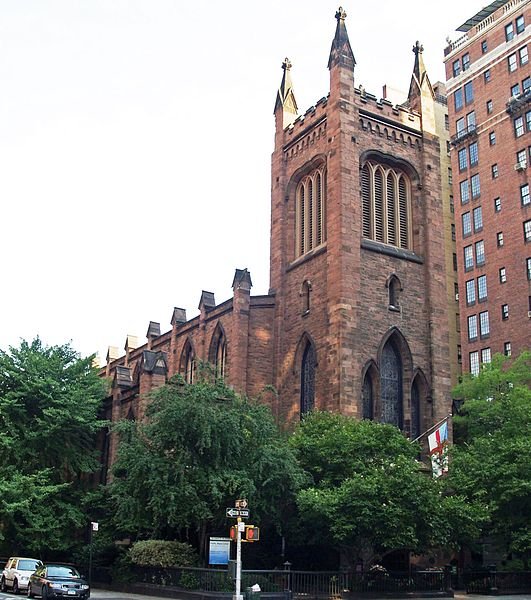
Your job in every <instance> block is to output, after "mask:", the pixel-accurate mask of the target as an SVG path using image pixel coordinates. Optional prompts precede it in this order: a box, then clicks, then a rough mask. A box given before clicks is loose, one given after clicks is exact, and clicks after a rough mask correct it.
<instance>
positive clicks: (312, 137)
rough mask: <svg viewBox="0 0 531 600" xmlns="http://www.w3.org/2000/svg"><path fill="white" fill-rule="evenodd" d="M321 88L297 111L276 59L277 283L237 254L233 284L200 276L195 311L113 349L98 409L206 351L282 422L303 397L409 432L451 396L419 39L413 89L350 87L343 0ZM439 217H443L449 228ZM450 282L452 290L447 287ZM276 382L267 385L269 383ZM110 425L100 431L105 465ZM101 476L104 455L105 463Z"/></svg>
mask: <svg viewBox="0 0 531 600" xmlns="http://www.w3.org/2000/svg"><path fill="white" fill-rule="evenodd" d="M335 18H336V21H337V24H336V29H335V35H334V37H333V41H332V46H331V50H330V55H329V60H328V69H329V72H330V89H329V92H328V93H327V95H326V96H323V97H322V98H321V99H319V100H318V101H316V103H315V105H314V106H312V107H311V108H309V109H308V110H306V112H305V113H304V114H299V110H298V106H297V101H296V95H295V90H294V87H293V84H292V78H291V69H292V65H291V63H290V61H289V60H288V59H285V60H284V62H283V64H282V69H283V73H282V79H281V83H280V87H279V89H278V93H277V97H276V103H275V109H274V119H275V142H274V150H273V154H272V162H271V253H270V261H271V263H270V289H269V293H268V294H267V295H260V296H254V295H252V293H251V292H252V280H251V274H250V273H249V271H248V270H247V269H236V270H235V273H234V279H233V283H232V288H233V296H232V298H230V299H229V300H226V301H225V302H222V303H221V304H217V303H216V300H215V297H214V294H213V293H211V292H206V291H203V292H202V294H201V297H200V302H199V311H200V312H199V315H198V316H197V317H195V318H192V319H187V317H186V312H185V310H183V309H181V308H174V310H173V316H172V319H171V329H170V330H169V331H167V332H165V333H161V328H160V324H159V323H154V322H151V323H150V324H149V328H148V331H147V342H146V343H145V344H143V345H139V344H138V341H137V340H136V339H135V338H133V337H131V336H129V337H128V338H127V341H126V344H125V354H124V355H122V356H119V354H118V352H117V350H116V348H109V352H108V355H107V364H106V366H105V367H103V368H102V371H101V374H102V376H104V377H107V378H109V380H110V382H111V388H110V395H109V397H108V398H107V401H106V405H105V406H106V409H105V415H104V416H105V417H106V418H108V419H109V420H110V421H117V420H119V419H122V418H130V419H142V418H143V415H144V413H145V409H146V403H147V402H148V401H149V400H148V398H147V394H148V392H149V391H150V390H151V389H153V388H154V387H156V386H159V385H162V384H163V383H164V382H165V381H166V380H167V379H168V378H169V377H171V376H172V375H174V374H176V373H180V374H182V376H183V377H184V379H185V380H186V381H187V382H188V383H192V382H193V381H194V377H195V374H196V364H197V363H198V362H199V361H208V362H210V363H212V364H213V365H214V366H215V369H216V373H217V376H219V377H222V378H223V379H224V380H225V381H226V382H227V383H228V384H229V385H230V386H232V387H233V388H234V389H235V390H236V391H238V392H239V393H242V394H246V395H248V396H250V397H254V398H260V399H261V401H263V402H266V403H268V404H269V405H270V407H271V409H272V411H273V414H274V415H275V417H276V419H277V421H278V423H280V424H284V425H286V424H287V425H288V426H289V424H294V423H296V422H297V420H300V418H301V417H302V416H303V415H304V414H305V413H307V412H308V411H311V410H312V409H319V410H328V411H339V412H341V413H343V414H346V415H351V416H353V417H355V418H358V419H362V418H363V419H374V420H375V421H379V422H383V423H391V424H393V425H396V426H397V427H399V428H400V429H401V430H403V431H404V433H405V434H406V435H408V436H409V437H411V438H412V439H413V438H415V437H417V436H418V435H419V434H420V433H422V432H423V431H425V430H426V429H428V428H429V427H431V426H432V425H433V424H434V423H436V422H437V421H439V420H440V419H442V418H443V417H444V416H445V415H447V414H448V412H449V410H450V406H451V399H450V388H451V372H450V365H451V360H450V348H449V346H450V342H449V329H450V327H449V320H450V319H449V309H448V283H447V271H448V264H447V263H448V260H447V255H448V252H447V243H446V240H445V227H446V223H445V217H444V214H443V203H442V200H441V186H442V181H441V179H442V174H441V171H442V168H441V159H440V155H441V142H440V135H439V132H438V127H437V123H436V121H437V119H436V112H437V111H436V94H435V93H434V90H433V87H432V85H431V83H430V81H429V78H428V76H427V73H426V69H425V67H424V62H423V58H422V46H421V45H420V44H419V43H418V42H417V44H416V45H415V47H414V49H413V51H414V66H413V74H412V78H411V86H410V89H409V94H408V98H407V101H406V102H405V103H404V104H402V105H398V106H395V105H393V103H392V102H390V101H388V100H386V99H383V100H378V99H377V98H376V97H375V96H373V95H372V94H369V93H367V92H366V91H365V90H364V89H363V88H362V87H361V86H359V87H356V82H355V66H356V60H355V58H354V53H353V51H352V48H351V45H350V41H349V37H348V33H347V28H346V24H345V20H346V13H345V11H344V10H343V9H342V8H340V9H339V10H338V11H337V13H336V15H335ZM446 229H447V227H446ZM452 291H453V290H452ZM271 390H275V391H276V392H275V393H273V392H272V391H271ZM115 453H116V440H115V439H114V437H113V434H111V435H110V436H109V437H108V440H107V442H106V444H105V450H104V463H105V467H106V466H108V465H109V464H112V462H113V460H114V456H115ZM104 472H105V475H104V477H106V472H107V469H106V468H105V469H104Z"/></svg>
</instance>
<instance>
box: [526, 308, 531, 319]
mask: <svg viewBox="0 0 531 600" xmlns="http://www.w3.org/2000/svg"><path fill="white" fill-rule="evenodd" d="M527 316H528V317H529V318H530V319H531V310H528V311H527Z"/></svg>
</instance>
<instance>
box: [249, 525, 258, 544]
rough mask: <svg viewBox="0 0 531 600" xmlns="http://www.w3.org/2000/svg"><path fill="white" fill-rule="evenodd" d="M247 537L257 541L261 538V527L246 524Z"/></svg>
mask: <svg viewBox="0 0 531 600" xmlns="http://www.w3.org/2000/svg"><path fill="white" fill-rule="evenodd" d="M245 539H246V541H248V542H257V541H258V540H259V539H260V528H259V527H255V526H254V525H246V526H245Z"/></svg>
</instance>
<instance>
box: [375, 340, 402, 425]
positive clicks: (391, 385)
mask: <svg viewBox="0 0 531 600" xmlns="http://www.w3.org/2000/svg"><path fill="white" fill-rule="evenodd" d="M380 396H381V417H380V421H381V422H382V423H390V424H391V425H395V426H396V427H398V428H399V429H402V362H401V360H400V355H399V354H398V350H397V349H396V348H395V346H394V345H393V344H392V343H391V342H390V341H389V342H387V344H386V345H385V346H384V349H383V351H382V362H381V365H380Z"/></svg>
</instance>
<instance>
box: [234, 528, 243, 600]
mask: <svg viewBox="0 0 531 600" xmlns="http://www.w3.org/2000/svg"><path fill="white" fill-rule="evenodd" d="M240 521H241V518H240V517H238V522H237V524H236V593H235V595H234V599H233V600H242V595H241V582H242V534H241V531H240Z"/></svg>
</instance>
